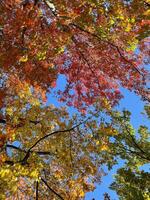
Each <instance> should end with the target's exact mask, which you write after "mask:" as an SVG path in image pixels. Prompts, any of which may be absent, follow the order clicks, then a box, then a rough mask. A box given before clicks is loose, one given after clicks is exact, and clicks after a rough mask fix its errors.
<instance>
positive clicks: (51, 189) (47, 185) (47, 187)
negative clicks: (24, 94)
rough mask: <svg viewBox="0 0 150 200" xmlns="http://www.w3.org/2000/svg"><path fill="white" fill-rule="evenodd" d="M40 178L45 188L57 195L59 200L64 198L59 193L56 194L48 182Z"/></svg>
mask: <svg viewBox="0 0 150 200" xmlns="http://www.w3.org/2000/svg"><path fill="white" fill-rule="evenodd" d="M41 180H42V181H43V183H44V184H45V185H46V186H47V188H48V189H49V190H50V191H51V192H53V193H54V194H55V195H56V196H57V197H59V198H60V199H61V200H64V198H63V197H62V196H61V195H60V194H58V193H57V192H55V191H54V190H53V189H52V188H51V187H50V186H49V185H48V184H47V182H46V181H45V180H44V179H43V178H41Z"/></svg>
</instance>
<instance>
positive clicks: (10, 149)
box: [0, 0, 150, 200]
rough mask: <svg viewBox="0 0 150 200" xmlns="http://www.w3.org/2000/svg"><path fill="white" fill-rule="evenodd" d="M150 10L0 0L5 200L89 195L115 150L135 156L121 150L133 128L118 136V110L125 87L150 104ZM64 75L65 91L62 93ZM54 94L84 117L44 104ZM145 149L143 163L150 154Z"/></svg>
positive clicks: (0, 157)
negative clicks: (60, 82) (60, 83)
mask: <svg viewBox="0 0 150 200" xmlns="http://www.w3.org/2000/svg"><path fill="white" fill-rule="evenodd" d="M149 5H150V4H149V2H148V1H143V0H140V1H135V0H134V1H121V0H117V1H116V0H115V1H114V0H109V1H105V0H100V1H95V0H83V1H77V0H76V1H72V0H69V1H64V0H61V1H60V0H53V1H48V0H34V1H33V0H25V1H22V0H5V1H3V0H2V1H0V13H1V16H0V48H1V50H0V108H1V114H0V131H1V133H0V148H1V154H0V165H1V169H0V185H1V186H0V198H1V199H12V198H15V199H18V198H20V197H21V198H22V199H33V198H36V199H57V198H58V199H71V200H73V199H83V198H84V196H85V194H86V192H88V191H91V190H94V183H95V182H100V180H101V176H102V175H104V172H103V171H102V166H103V164H106V165H108V167H110V168H111V167H112V166H113V165H114V164H115V163H116V160H115V157H116V155H117V152H118V154H120V155H121V156H122V158H126V159H127V160H130V154H129V155H128V152H127V151H124V153H123V154H122V151H120V150H119V149H118V148H119V145H120V144H121V142H122V140H123V141H124V140H125V142H127V132H128V131H125V127H124V126H123V125H122V124H121V127H122V130H123V131H120V129H119V128H118V127H120V126H119V123H121V121H117V120H118V119H120V120H121V117H120V116H118V118H117V120H116V118H115V115H116V113H115V112H113V111H112V113H111V110H112V109H113V106H114V105H116V104H117V103H118V102H119V100H120V98H121V97H122V94H121V91H120V87H125V88H127V89H129V90H132V91H134V92H136V93H137V94H139V95H141V96H142V97H143V98H144V99H145V100H148V101H149V91H148V89H147V78H148V72H147V71H146V69H145V68H144V66H143V65H144V64H146V63H148V53H149V46H148V44H149V38H147V36H148V34H149V28H148V26H149V19H148V15H149V10H148V8H149ZM138 45H139V50H140V52H139V53H138V54H136V53H135V52H134V50H135V48H136V47H137V46H138ZM61 74H63V75H64V76H65V79H66V86H65V89H64V90H59V91H57V89H58V88H57V85H56V82H57V80H58V77H59V75H61ZM58 87H59V86H58ZM54 88H56V91H55V92H56V97H57V98H58V99H59V100H60V101H63V102H65V103H66V106H74V107H76V108H78V110H79V113H78V114H77V115H76V114H75V115H73V116H70V114H69V113H68V111H67V108H66V107H64V108H63V107H60V108H56V107H54V106H52V105H49V106H47V105H46V104H45V102H46V100H47V98H46V95H47V94H48V93H51V92H52V91H53V89H54ZM91 105H92V106H93V107H94V108H92V110H90V109H89V110H88V107H89V106H91ZM89 108H91V107H89ZM85 111H86V112H87V113H86V114H87V117H86V119H85ZM80 112H81V113H80ZM108 115H109V117H110V118H111V120H112V123H109V120H108V121H107V117H106V122H104V120H103V118H104V117H103V116H108ZM113 123H114V124H113ZM128 123H129V121H128ZM127 126H128V128H127V129H129V131H131V132H132V130H131V127H130V126H129V124H128V125H127ZM120 133H121V134H120ZM111 137H114V138H115V142H114V143H111V140H110V138H111ZM14 142H17V143H18V144H19V146H18V145H15V144H14ZM118 144H119V145H118ZM116 145H117V146H118V148H117V149H116ZM127 145H129V150H131V149H132V144H131V147H130V144H128V143H127ZM144 145H147V146H148V143H147V142H146V141H144ZM130 148H131V149H130ZM144 148H145V147H144ZM110 151H111V152H114V153H113V155H111V154H109V153H110ZM138 153H140V156H141V159H142V156H144V157H145V156H146V157H147V156H149V155H148V154H146V155H143V154H142V153H141V152H138ZM138 156H139V155H137V157H138ZM142 164H143V162H142Z"/></svg>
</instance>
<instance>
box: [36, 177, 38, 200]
mask: <svg viewBox="0 0 150 200" xmlns="http://www.w3.org/2000/svg"><path fill="white" fill-rule="evenodd" d="M38 187H39V182H38V181H36V200H38V199H39V197H38Z"/></svg>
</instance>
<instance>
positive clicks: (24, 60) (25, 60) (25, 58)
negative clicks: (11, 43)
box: [19, 55, 28, 62]
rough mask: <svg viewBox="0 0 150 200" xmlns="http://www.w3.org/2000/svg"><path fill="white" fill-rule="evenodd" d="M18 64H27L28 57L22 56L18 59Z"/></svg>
mask: <svg viewBox="0 0 150 200" xmlns="http://www.w3.org/2000/svg"><path fill="white" fill-rule="evenodd" d="M19 61H20V62H27V61H28V55H24V56H22V57H21V58H20V59H19Z"/></svg>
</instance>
